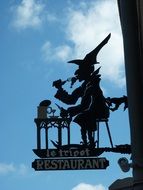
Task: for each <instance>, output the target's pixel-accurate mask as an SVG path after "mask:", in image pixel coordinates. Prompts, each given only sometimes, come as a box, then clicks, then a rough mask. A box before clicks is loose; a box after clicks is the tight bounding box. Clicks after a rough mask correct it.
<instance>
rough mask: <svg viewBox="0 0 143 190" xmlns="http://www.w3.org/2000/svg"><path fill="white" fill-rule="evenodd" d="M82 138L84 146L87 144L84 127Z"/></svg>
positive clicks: (82, 128)
mask: <svg viewBox="0 0 143 190" xmlns="http://www.w3.org/2000/svg"><path fill="white" fill-rule="evenodd" d="M81 138H82V140H83V144H87V136H86V129H85V128H84V127H81Z"/></svg>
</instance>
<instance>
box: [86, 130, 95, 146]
mask: <svg viewBox="0 0 143 190" xmlns="http://www.w3.org/2000/svg"><path fill="white" fill-rule="evenodd" d="M88 139H89V143H90V145H95V143H94V137H93V131H92V130H88Z"/></svg>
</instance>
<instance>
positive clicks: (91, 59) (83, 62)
mask: <svg viewBox="0 0 143 190" xmlns="http://www.w3.org/2000/svg"><path fill="white" fill-rule="evenodd" d="M110 36H111V33H110V34H109V35H108V36H107V37H106V38H105V39H104V40H103V41H102V42H101V43H100V44H99V45H98V46H97V47H96V48H95V49H94V50H92V51H91V52H90V53H88V54H87V55H86V56H85V57H84V59H75V60H71V61H68V63H74V64H76V65H79V66H81V67H90V66H92V65H94V64H98V63H99V62H97V54H98V53H99V51H100V50H101V49H102V47H103V46H104V45H105V44H107V42H108V40H109V39H110Z"/></svg>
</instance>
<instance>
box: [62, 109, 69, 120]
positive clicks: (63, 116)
mask: <svg viewBox="0 0 143 190" xmlns="http://www.w3.org/2000/svg"><path fill="white" fill-rule="evenodd" d="M68 115H69V113H68V111H67V110H66V109H64V108H61V113H60V116H61V117H62V118H65V117H68Z"/></svg>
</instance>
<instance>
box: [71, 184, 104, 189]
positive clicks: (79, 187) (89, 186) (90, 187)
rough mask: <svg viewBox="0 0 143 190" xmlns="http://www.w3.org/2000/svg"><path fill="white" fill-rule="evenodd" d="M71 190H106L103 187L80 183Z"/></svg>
mask: <svg viewBox="0 0 143 190" xmlns="http://www.w3.org/2000/svg"><path fill="white" fill-rule="evenodd" d="M72 190H106V189H105V187H104V186H103V185H101V184H100V185H90V184H85V183H80V184H79V185H77V186H76V187H74V188H73V189H72Z"/></svg>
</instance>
